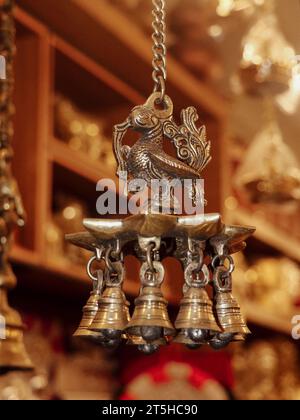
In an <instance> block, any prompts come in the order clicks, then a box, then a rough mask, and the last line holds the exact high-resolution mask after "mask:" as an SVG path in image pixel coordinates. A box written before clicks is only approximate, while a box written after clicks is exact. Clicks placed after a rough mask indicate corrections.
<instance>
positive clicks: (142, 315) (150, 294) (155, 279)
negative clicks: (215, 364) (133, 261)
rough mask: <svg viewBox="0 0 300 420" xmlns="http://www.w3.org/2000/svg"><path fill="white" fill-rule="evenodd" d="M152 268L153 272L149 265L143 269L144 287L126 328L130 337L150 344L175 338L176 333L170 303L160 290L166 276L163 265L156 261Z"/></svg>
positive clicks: (144, 265) (141, 274)
mask: <svg viewBox="0 0 300 420" xmlns="http://www.w3.org/2000/svg"><path fill="white" fill-rule="evenodd" d="M152 268H153V271H151V270H149V265H148V264H147V263H144V264H143V265H142V267H141V271H140V277H141V282H142V287H141V291H140V295H139V296H138V298H137V299H136V300H135V302H134V303H135V309H134V313H133V316H132V319H131V321H130V322H129V323H128V325H127V327H126V332H127V334H128V335H129V336H135V337H142V338H143V339H144V340H145V341H146V343H148V344H151V343H154V342H155V341H156V340H159V339H161V338H164V337H170V336H173V335H175V332H176V330H175V328H174V327H173V325H172V323H171V321H170V319H169V314H168V309H167V305H168V302H167V301H166V299H165V298H164V297H163V294H162V292H161V288H160V286H161V284H162V282H163V279H164V274H165V272H164V268H163V265H162V264H161V263H160V262H158V261H154V262H153V267H152ZM141 350H142V351H143V349H141Z"/></svg>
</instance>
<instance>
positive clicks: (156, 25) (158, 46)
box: [152, 0, 167, 103]
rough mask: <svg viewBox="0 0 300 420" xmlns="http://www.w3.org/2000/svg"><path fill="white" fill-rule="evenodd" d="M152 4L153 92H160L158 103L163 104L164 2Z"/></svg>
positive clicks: (162, 0)
mask: <svg viewBox="0 0 300 420" xmlns="http://www.w3.org/2000/svg"><path fill="white" fill-rule="evenodd" d="M152 3H153V12H152V14H153V18H154V20H153V23H152V27H153V30H154V32H153V35H152V39H153V48H152V51H153V61H152V66H153V73H152V78H153V81H154V90H153V91H154V92H160V103H164V99H165V94H166V80H167V47H166V3H165V0H152Z"/></svg>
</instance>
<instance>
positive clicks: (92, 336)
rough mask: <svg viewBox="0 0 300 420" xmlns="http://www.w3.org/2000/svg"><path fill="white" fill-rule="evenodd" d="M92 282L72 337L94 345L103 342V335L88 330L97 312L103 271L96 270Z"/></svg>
mask: <svg viewBox="0 0 300 420" xmlns="http://www.w3.org/2000/svg"><path fill="white" fill-rule="evenodd" d="M93 280H94V287H93V291H92V292H91V294H90V297H89V299H88V301H87V303H86V305H85V306H84V307H83V310H82V312H83V316H82V319H81V322H80V324H79V327H78V328H77V330H76V331H75V333H74V334H73V337H77V338H82V339H87V340H90V341H93V342H94V343H101V342H103V341H105V338H104V336H103V334H101V332H96V331H92V330H90V329H89V328H90V327H91V325H92V322H93V320H94V318H95V316H96V314H97V311H98V302H99V299H100V297H101V293H102V288H103V271H102V270H97V277H94V278H93Z"/></svg>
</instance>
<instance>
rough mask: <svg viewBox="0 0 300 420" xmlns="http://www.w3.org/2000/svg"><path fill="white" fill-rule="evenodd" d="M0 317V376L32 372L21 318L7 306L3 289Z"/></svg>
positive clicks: (0, 298)
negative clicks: (18, 372) (17, 371)
mask: <svg viewBox="0 0 300 420" xmlns="http://www.w3.org/2000/svg"><path fill="white" fill-rule="evenodd" d="M0 315H1V319H0V321H1V322H0V374H5V373H8V372H10V371H15V370H21V371H27V370H32V369H33V365H32V362H31V360H30V358H29V356H28V354H27V352H26V349H25V345H24V341H23V331H24V326H23V323H22V320H21V317H20V315H19V313H18V312H17V311H15V310H14V309H12V308H11V307H10V306H9V304H8V301H7V292H6V290H5V289H3V288H0Z"/></svg>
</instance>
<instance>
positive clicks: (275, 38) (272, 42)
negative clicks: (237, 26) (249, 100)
mask: <svg viewBox="0 0 300 420" xmlns="http://www.w3.org/2000/svg"><path fill="white" fill-rule="evenodd" d="M273 9H274V6H273V2H271V3H270V2H269V0H268V7H266V9H265V10H264V12H262V13H261V14H260V15H259V17H258V19H257V22H256V23H255V24H254V25H253V26H252V27H251V29H250V31H249V33H248V34H247V35H246V36H245V38H244V39H243V59H242V61H241V68H240V77H241V82H242V85H243V87H244V89H245V91H246V92H247V93H250V94H254V95H257V94H263V95H264V94H274V95H276V94H279V93H282V92H284V91H285V90H287V89H288V88H289V82H290V79H291V77H292V68H293V65H294V59H295V51H294V49H293V48H292V46H291V45H290V44H289V43H288V42H287V40H286V39H285V37H284V35H283V34H282V32H281V30H280V28H279V23H278V19H277V16H276V14H275V13H274V10H273Z"/></svg>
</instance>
